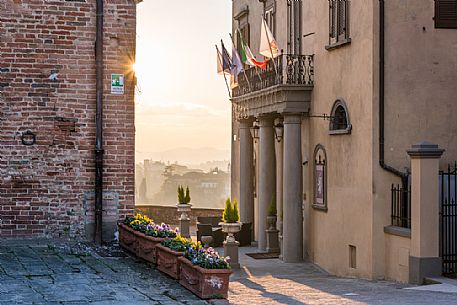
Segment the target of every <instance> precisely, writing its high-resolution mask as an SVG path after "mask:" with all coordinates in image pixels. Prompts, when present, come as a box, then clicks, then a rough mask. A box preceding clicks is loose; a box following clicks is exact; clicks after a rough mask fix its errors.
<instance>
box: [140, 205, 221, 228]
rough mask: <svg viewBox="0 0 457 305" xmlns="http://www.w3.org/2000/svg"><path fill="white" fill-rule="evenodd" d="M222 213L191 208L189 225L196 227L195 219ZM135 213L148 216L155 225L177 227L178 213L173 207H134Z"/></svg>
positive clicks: (216, 210) (215, 210)
mask: <svg viewBox="0 0 457 305" xmlns="http://www.w3.org/2000/svg"><path fill="white" fill-rule="evenodd" d="M222 211H223V209H202V208H192V210H191V211H190V213H189V217H190V225H191V226H196V223H197V217H199V216H222ZM135 212H136V213H141V214H146V215H148V216H149V217H151V218H152V219H153V220H154V221H155V222H156V223H161V222H164V223H168V224H171V225H178V218H179V213H178V211H177V209H176V207H173V206H168V207H167V206H152V205H136V206H135Z"/></svg>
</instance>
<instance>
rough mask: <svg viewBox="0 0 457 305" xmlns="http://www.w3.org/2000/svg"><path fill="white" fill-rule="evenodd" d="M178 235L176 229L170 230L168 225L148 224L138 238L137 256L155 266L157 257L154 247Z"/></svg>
mask: <svg viewBox="0 0 457 305" xmlns="http://www.w3.org/2000/svg"><path fill="white" fill-rule="evenodd" d="M177 233H178V229H177V228H176V229H174V230H173V229H172V228H171V227H170V225H168V224H165V223H162V224H160V225H158V224H150V225H148V226H147V228H146V230H145V232H144V234H142V235H141V236H140V237H139V239H140V240H139V244H138V251H137V256H138V257H141V258H142V259H144V260H146V261H148V262H150V263H153V264H156V263H157V255H156V247H157V245H159V244H160V243H161V242H163V241H164V240H165V239H167V238H174V237H176V235H177Z"/></svg>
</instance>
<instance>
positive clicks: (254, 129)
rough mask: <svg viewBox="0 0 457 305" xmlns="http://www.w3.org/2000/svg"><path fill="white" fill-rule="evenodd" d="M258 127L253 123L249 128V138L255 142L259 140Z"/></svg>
mask: <svg viewBox="0 0 457 305" xmlns="http://www.w3.org/2000/svg"><path fill="white" fill-rule="evenodd" d="M259 129H260V128H259V126H257V124H255V123H254V125H253V126H252V127H251V128H250V131H251V136H252V138H253V139H254V141H255V140H257V139H258V138H259Z"/></svg>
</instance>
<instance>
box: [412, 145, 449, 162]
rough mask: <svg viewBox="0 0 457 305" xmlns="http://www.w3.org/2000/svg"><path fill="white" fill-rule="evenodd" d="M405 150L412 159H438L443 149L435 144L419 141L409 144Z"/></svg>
mask: <svg viewBox="0 0 457 305" xmlns="http://www.w3.org/2000/svg"><path fill="white" fill-rule="evenodd" d="M406 152H407V153H408V155H409V156H410V157H411V158H412V159H439V158H440V157H441V155H442V154H443V153H444V149H442V148H439V146H438V145H437V144H433V143H430V142H428V141H421V142H418V143H416V144H413V145H411V148H410V149H408V150H406Z"/></svg>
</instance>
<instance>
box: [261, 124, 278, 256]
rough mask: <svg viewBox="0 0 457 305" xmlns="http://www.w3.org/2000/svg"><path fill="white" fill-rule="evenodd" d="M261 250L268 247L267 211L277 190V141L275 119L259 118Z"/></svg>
mask: <svg viewBox="0 0 457 305" xmlns="http://www.w3.org/2000/svg"><path fill="white" fill-rule="evenodd" d="M259 121H260V130H259V180H258V181H259V194H258V195H257V196H258V198H259V220H258V221H259V224H258V228H259V236H258V242H259V249H260V250H265V249H266V246H267V240H266V233H265V230H266V229H267V211H268V204H269V203H270V200H271V196H272V195H273V194H274V193H275V190H276V179H275V178H276V177H275V176H276V175H275V172H276V166H275V143H274V141H275V139H274V131H273V118H272V117H269V116H261V117H259Z"/></svg>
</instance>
